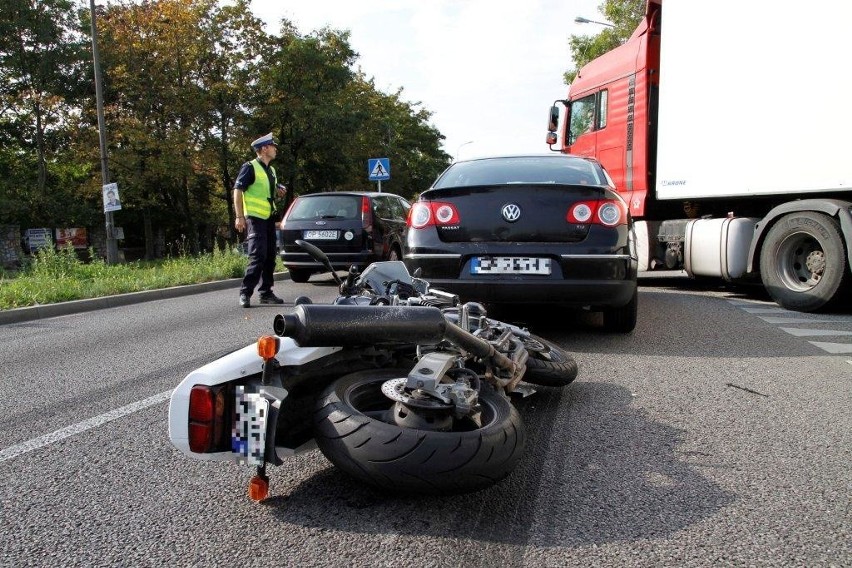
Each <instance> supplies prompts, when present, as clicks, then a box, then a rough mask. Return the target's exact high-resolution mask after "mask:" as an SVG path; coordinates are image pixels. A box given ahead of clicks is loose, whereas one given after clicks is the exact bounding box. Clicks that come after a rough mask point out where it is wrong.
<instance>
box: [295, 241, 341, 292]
mask: <svg viewBox="0 0 852 568" xmlns="http://www.w3.org/2000/svg"><path fill="white" fill-rule="evenodd" d="M295 242H296V245H297V246H298V247H299V248H300V249H302V250H303V251H305V252H306V253H308V254H309V255H311V257H313V259H314V260H316V261H317V262H319V263H320V264H322V265H323V266H324V267H325V269H326V270H328V271H329V272H331V275H332V276H333V277H334V281H335V282H337V285H338V286H340V285H341V284H343V280H341V279H340V276H338V275H337V272H335V271H334V267H333V266H332V265H331V261H330V260H329V259H328V256H326V254H325V253H324V252H322V251H321V250H320V249H319V247H317V246H314V245H312V244H311V243H309V242H306V241H303V240H302V239H296V241H295Z"/></svg>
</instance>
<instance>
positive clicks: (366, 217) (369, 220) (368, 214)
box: [361, 195, 373, 233]
mask: <svg viewBox="0 0 852 568" xmlns="http://www.w3.org/2000/svg"><path fill="white" fill-rule="evenodd" d="M361 225H363V227H364V230H365V231H367V232H368V233H370V232H372V231H373V208H372V206H371V205H370V198H369V197H367V196H366V195H364V196H362V197H361Z"/></svg>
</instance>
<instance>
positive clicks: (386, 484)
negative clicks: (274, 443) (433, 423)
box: [314, 369, 526, 494]
mask: <svg viewBox="0 0 852 568" xmlns="http://www.w3.org/2000/svg"><path fill="white" fill-rule="evenodd" d="M407 373H408V372H407V371H406V370H403V369H379V370H369V371H360V372H357V373H352V374H350V375H346V376H344V377H341V378H340V379H338V380H337V381H335V382H334V383H332V384H331V385H330V386H329V387H328V388H326V390H325V392H324V393H323V394H322V396H320V398H319V400H318V402H317V406H316V413H315V415H314V424H315V431H314V433H315V437H316V442H317V445H318V446H319V449H320V451H322V453H323V455H325V457H326V458H328V459H329V461H331V462H332V463H333V464H334V465H335V466H337V467H339V468H340V469H342V470H343V471H345V472H346V473H348V474H349V475H351V476H352V477H355V478H356V479H359V480H360V481H363V482H364V483H367V484H370V485H373V486H376V487H379V488H381V489H382V490H385V491H396V492H406V493H424V494H448V493H465V492H469V491H478V490H480V489H485V488H486V487H489V486H491V485H493V484H495V483H497V482H498V481H500V480H501V479H503V478H504V477H506V476H507V475H509V474H510V473H511V472H512V470H513V469H515V466H516V465H517V464H518V461H519V460H520V459H521V456H522V454H523V450H524V443H525V441H526V433H525V430H524V426H523V423H522V422H521V418H520V416H519V415H518V412H517V410H515V408H514V407H513V406H512V405H511V404H510V403H509V401H507V400H506V399H505V398H504V397H503V396H501V395H500V394H498V393H497V392H496V391H495V390H494V389H492V388H491V386H490V385H487V384H483V385H482V387H481V390H480V393H479V403H480V405H481V406H482V414H481V423H482V425H481V426H477V425H476V424H474V423H473V422H472V421H469V420H457V421H455V422H454V424H453V429H452V430H451V431H437V430H425V429H417V428H404V427H401V426H398V425H397V424H396V423H395V422H394V418H393V412H394V411H395V410H394V403H393V401H391V400H390V399H389V398H387V397H386V396H385V395H384V394H383V393H382V385H383V384H384V383H385V381H387V380H388V379H392V378H398V377H405V376H406V374H407Z"/></svg>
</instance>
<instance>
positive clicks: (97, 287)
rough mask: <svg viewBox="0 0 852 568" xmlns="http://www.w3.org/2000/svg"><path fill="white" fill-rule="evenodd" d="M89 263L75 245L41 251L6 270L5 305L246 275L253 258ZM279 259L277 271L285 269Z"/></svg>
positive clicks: (1, 297)
mask: <svg viewBox="0 0 852 568" xmlns="http://www.w3.org/2000/svg"><path fill="white" fill-rule="evenodd" d="M89 252H90V255H89V256H90V257H91V258H94V259H95V260H93V261H92V262H89V263H84V262H82V261H81V260H80V259H79V258H78V257H77V254H76V253H75V252H74V249H73V248H70V247H69V248H65V249H60V250H58V251H57V250H53V249H43V250H40V251H39V252H38V253H37V254H36V255H35V256H34V257H33V258H32V260H31V261H30V262H28V263H27V265H26V266H24V268H23V269H22V270H21V271H20V272H19V273H17V274H15V275H10V274H9V273H4V272H0V309H2V310H6V309H10V308H20V307H24V306H34V305H37V304H53V303H56V302H65V301H68V300H80V299H84V298H98V297H101V296H110V295H113V294H123V293H126V292H139V291H142V290H157V289H160V288H168V287H170V286H180V285H184V284H197V283H199V282H212V281H214V280H224V279H227V278H237V277H242V276H243V274H244V273H245V268H246V262H247V258H246V257H245V256H244V255H242V254H240V253H239V252H237V251H234V250H219V249H217V250H215V251H213V252H212V253H209V254H204V255H201V256H196V257H191V256H179V257H176V258H168V259H165V260H160V261H137V262H128V263H126V264H114V265H108V264H106V263H105V262H104V261H103V260H101V259H100V258H96V257H95V255H94V254H91V252H92V251H89ZM282 269H283V267H282V266H281V259H280V258H279V259H278V264H277V268H276V270H282Z"/></svg>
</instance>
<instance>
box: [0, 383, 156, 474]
mask: <svg viewBox="0 0 852 568" xmlns="http://www.w3.org/2000/svg"><path fill="white" fill-rule="evenodd" d="M171 394H172V391H166V392H161V393H160V394H155V395H154V396H150V397H148V398H146V399H144V400H140V401H137V402H133V403H131V404H128V405H127V406H122V407H120V408H116V409H115V410H110V411H109V412H105V413H103V414H99V415H98V416H93V417H92V418H89V419H88V420H83V421H82V422H78V423H77V424H72V425H70V426H66V427H65V428H61V429H59V430H57V431H55V432H51V433H50V434H45V435H44V436H39V437H38V438H33V439H32V440H28V441H26V442H23V443H20V444H17V445H15V446H11V447H9V448H6V449H5V450H0V462H4V461H6V460H10V459H12V458H14V457H17V456H19V455H21V454H25V453H27V452H31V451H33V450H37V449H39V448H43V447H44V446H47V445H50V444H53V443H54V442H58V441H60V440H64V439H65V438H70V437H71V436H75V435H77V434H79V433H81V432H85V431H86V430H91V429H92V428H97V427H98V426H101V425H102V424H106V423H107V422H112V421H113V420H117V419H118V418H121V417H123V416H127V415H128V414H133V413H134V412H139V411H140V410H144V409H146V408H148V407H149V406H154V405H155V404H159V403H161V402H163V401H166V400H168V399H169V397H170V396H171Z"/></svg>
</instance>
